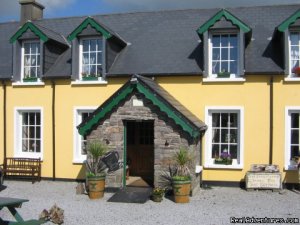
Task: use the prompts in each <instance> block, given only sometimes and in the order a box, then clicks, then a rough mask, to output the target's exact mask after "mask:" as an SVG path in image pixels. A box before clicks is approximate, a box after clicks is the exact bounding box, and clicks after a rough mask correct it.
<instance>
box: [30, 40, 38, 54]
mask: <svg viewBox="0 0 300 225" xmlns="http://www.w3.org/2000/svg"><path fill="white" fill-rule="evenodd" d="M36 53H37V44H36V43H31V54H36Z"/></svg>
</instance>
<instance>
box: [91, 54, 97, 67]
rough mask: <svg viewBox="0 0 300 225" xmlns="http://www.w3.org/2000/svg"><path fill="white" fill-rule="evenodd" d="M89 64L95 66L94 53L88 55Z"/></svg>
mask: <svg viewBox="0 0 300 225" xmlns="http://www.w3.org/2000/svg"><path fill="white" fill-rule="evenodd" d="M90 64H96V53H91V54H90Z"/></svg>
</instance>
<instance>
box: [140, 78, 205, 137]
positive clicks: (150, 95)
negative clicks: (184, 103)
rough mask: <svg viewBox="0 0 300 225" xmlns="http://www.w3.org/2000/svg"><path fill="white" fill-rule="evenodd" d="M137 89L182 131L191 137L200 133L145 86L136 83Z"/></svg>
mask: <svg viewBox="0 0 300 225" xmlns="http://www.w3.org/2000/svg"><path fill="white" fill-rule="evenodd" d="M137 90H138V91H139V92H140V93H143V94H144V95H145V97H146V98H147V99H148V100H150V101H151V102H152V103H153V104H154V105H155V106H157V107H158V108H159V109H160V110H161V111H162V112H165V113H166V114H167V115H168V117H169V118H171V119H173V120H174V122H175V123H176V124H177V125H179V126H180V127H181V128H182V129H183V130H184V131H186V132H187V133H188V134H189V135H190V136H191V137H193V138H197V137H198V136H199V135H200V132H199V131H198V130H195V129H194V127H193V126H191V125H190V123H189V122H188V121H186V120H185V119H184V118H182V117H181V116H179V115H177V113H175V111H174V109H172V108H171V107H170V106H168V105H167V104H165V103H164V102H163V101H161V100H160V99H159V98H157V96H156V95H155V94H154V93H153V92H152V91H150V90H149V89H147V88H145V87H144V86H143V85H141V84H140V83H138V84H137Z"/></svg>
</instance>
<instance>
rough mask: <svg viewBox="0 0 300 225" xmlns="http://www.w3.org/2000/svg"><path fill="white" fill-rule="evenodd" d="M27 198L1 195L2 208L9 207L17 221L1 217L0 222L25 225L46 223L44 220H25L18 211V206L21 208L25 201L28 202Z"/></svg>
mask: <svg viewBox="0 0 300 225" xmlns="http://www.w3.org/2000/svg"><path fill="white" fill-rule="evenodd" d="M28 201H29V200H27V199H20V198H5V197H0V210H2V209H3V208H4V207H7V208H8V210H9V211H10V213H11V214H12V215H13V217H14V218H15V219H16V221H4V220H2V219H1V218H0V224H9V225H11V224H23V225H38V224H43V223H45V221H44V220H27V221H25V220H24V219H23V218H22V216H21V215H20V214H19V213H18V211H17V209H16V208H20V207H21V206H22V203H23V202H28Z"/></svg>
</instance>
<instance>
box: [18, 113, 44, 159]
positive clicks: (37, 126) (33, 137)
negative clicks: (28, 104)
mask: <svg viewBox="0 0 300 225" xmlns="http://www.w3.org/2000/svg"><path fill="white" fill-rule="evenodd" d="M42 125H43V123H42V112H41V109H17V110H16V118H15V129H16V131H17V132H16V135H17V136H16V137H15V155H16V156H20V157H41V156H42V146H43V135H42V128H43V127H42Z"/></svg>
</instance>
